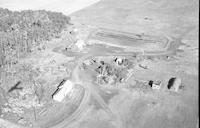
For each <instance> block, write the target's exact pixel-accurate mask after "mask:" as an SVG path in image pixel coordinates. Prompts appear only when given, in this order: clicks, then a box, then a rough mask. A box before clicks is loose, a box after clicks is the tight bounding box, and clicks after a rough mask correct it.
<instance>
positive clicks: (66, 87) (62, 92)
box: [53, 80, 74, 102]
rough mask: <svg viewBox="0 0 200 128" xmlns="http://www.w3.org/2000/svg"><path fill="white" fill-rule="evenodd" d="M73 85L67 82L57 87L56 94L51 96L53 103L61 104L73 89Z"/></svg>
mask: <svg viewBox="0 0 200 128" xmlns="http://www.w3.org/2000/svg"><path fill="white" fill-rule="evenodd" d="M73 86H74V84H73V83H72V82H71V81H70V80H67V81H65V83H64V84H63V85H61V86H59V87H58V89H57V90H56V92H55V93H54V94H53V99H54V100H55V101H58V102H61V101H62V100H63V99H64V98H65V97H66V96H67V95H69V94H70V92H71V91H72V89H73Z"/></svg>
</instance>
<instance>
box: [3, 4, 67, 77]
mask: <svg viewBox="0 0 200 128" xmlns="http://www.w3.org/2000/svg"><path fill="white" fill-rule="evenodd" d="M69 24H70V17H68V16H65V15H63V14H62V13H57V12H50V11H45V10H38V11H31V10H26V11H20V12H19V11H10V10H8V9H3V8H0V72H2V71H3V69H4V68H5V67H6V66H12V65H13V64H16V63H17V62H18V61H19V59H20V57H22V56H24V55H27V54H28V53H30V52H32V51H33V49H34V48H35V47H37V46H39V45H40V44H42V43H43V42H45V41H50V40H51V39H53V38H58V37H59V36H60V34H61V32H62V31H63V30H65V29H67V26H68V25H69ZM0 75H1V74H0Z"/></svg>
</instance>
